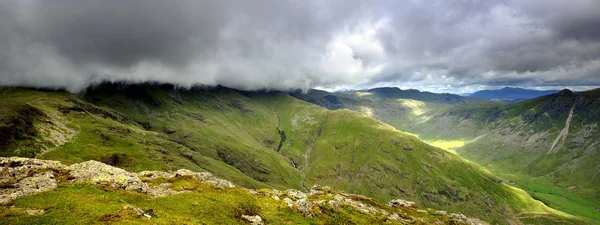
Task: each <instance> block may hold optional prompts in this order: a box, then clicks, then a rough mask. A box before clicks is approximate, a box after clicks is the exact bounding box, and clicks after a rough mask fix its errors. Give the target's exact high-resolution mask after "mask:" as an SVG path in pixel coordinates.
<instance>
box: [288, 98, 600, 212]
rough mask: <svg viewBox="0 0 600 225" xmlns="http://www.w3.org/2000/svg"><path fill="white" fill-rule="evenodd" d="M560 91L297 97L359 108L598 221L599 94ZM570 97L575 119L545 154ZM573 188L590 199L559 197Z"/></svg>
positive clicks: (559, 126) (337, 105)
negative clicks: (424, 97)
mask: <svg viewBox="0 0 600 225" xmlns="http://www.w3.org/2000/svg"><path fill="white" fill-rule="evenodd" d="M565 94H566V95H564V96H562V97H560V98H556V96H546V97H541V98H538V99H533V100H529V101H524V102H521V103H517V104H509V105H503V104H493V103H478V104H463V105H446V104H436V103H428V102H421V101H416V100H409V99H393V98H378V97H375V96H373V95H372V94H371V93H366V92H352V93H323V92H320V93H319V92H316V93H315V92H313V93H308V94H307V95H304V96H297V97H299V98H300V99H304V100H307V101H310V102H314V103H317V104H320V105H323V106H326V107H330V106H334V107H335V108H348V109H351V110H354V111H358V112H361V113H362V114H364V115H368V116H371V117H374V118H377V119H380V120H382V121H384V122H386V123H388V124H390V125H392V126H394V127H396V128H398V129H401V130H406V131H410V132H413V133H416V134H418V135H419V137H421V138H423V139H425V140H429V141H428V142H429V143H430V144H432V145H434V146H437V147H441V148H444V149H450V150H452V151H458V152H459V153H460V155H462V156H464V157H466V158H468V159H471V160H474V161H475V162H477V163H479V164H481V165H485V167H486V168H488V169H490V170H491V171H492V172H494V173H495V174H499V175H500V176H502V177H503V178H507V179H510V180H513V181H516V182H517V184H518V185H520V186H521V187H523V188H525V189H528V190H529V191H530V192H531V194H533V195H534V196H535V197H536V198H538V199H541V200H543V201H544V202H546V203H548V204H549V205H551V206H553V207H555V208H559V209H561V210H566V211H569V212H571V213H575V214H578V215H582V216H586V217H588V218H596V219H597V217H598V216H599V215H600V213H599V212H598V211H597V209H598V208H600V207H598V206H597V204H598V203H597V202H599V201H598V200H599V197H598V196H600V195H599V194H600V192H599V191H600V190H599V189H598V188H597V187H598V185H600V183H598V182H600V179H597V178H599V177H600V176H597V175H598V174H599V173H600V168H599V167H598V166H600V165H599V164H598V163H597V160H598V158H599V157H600V155H598V154H599V152H598V151H596V149H597V148H598V142H597V141H596V140H595V139H594V138H593V137H594V136H598V135H600V132H598V124H597V121H599V120H600V118H598V116H599V115H600V113H599V111H598V106H599V105H600V102H598V99H599V98H598V97H600V94H599V91H598V90H595V91H588V92H584V93H576V94H575V95H573V96H571V95H569V94H568V93H565ZM325 96H329V97H328V98H325ZM331 96H336V97H337V100H338V101H337V103H338V104H333V105H331V104H328V103H330V102H331V99H336V98H333V97H331ZM325 100H329V101H325ZM574 102H576V107H575V108H574V115H575V116H574V118H573V122H572V123H571V126H570V129H569V131H570V132H569V135H567V138H566V139H565V141H559V142H558V144H557V149H556V150H554V151H553V153H552V154H547V152H548V151H549V149H550V148H551V145H552V143H553V142H554V140H555V139H556V137H557V136H558V133H559V132H560V131H561V129H563V128H564V126H565V120H566V118H567V116H568V113H569V110H570V108H571V106H572V105H573V103H574ZM330 108H331V107H330ZM574 174H578V175H577V176H574ZM531 179H534V180H531ZM529 183H535V184H540V185H544V186H555V187H560V188H562V189H563V193H557V192H556V191H554V192H542V193H547V194H551V195H553V197H552V198H554V197H558V198H561V199H563V200H565V201H559V202H561V203H564V204H562V205H559V204H556V202H557V201H553V202H554V203H552V204H551V203H549V201H547V200H550V198H544V197H542V196H547V195H541V194H539V193H540V192H538V191H536V189H532V188H529V186H530V185H528V184H529ZM564 189H566V190H567V191H565V190H564ZM558 190H561V189H558ZM573 193H577V194H578V195H582V196H585V197H590V198H589V199H591V200H590V201H587V202H585V203H582V202H581V201H579V202H578V201H573V200H572V199H573V198H569V197H565V196H570V195H573ZM577 198H579V199H581V198H580V197H577ZM573 204H576V205H578V206H577V207H575V206H573ZM571 208H577V209H579V210H571ZM578 212H581V213H578Z"/></svg>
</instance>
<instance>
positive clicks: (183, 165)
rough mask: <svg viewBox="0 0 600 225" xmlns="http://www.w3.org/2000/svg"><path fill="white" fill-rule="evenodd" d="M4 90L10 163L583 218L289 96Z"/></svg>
mask: <svg viewBox="0 0 600 225" xmlns="http://www.w3.org/2000/svg"><path fill="white" fill-rule="evenodd" d="M1 92H2V93H3V95H2V96H0V105H2V106H3V107H2V108H0V130H1V131H2V132H0V134H1V135H2V138H1V139H0V140H2V142H0V155H1V156H24V157H36V158H40V159H47V160H57V161H60V162H61V163H64V164H74V163H81V162H85V161H88V160H97V161H100V162H103V163H105V164H108V165H111V166H116V167H120V168H123V169H126V170H129V171H132V172H140V171H144V170H158V171H176V170H179V169H188V170H191V171H206V172H210V173H212V174H214V175H215V176H217V177H219V178H223V179H226V180H230V181H231V182H233V183H234V184H236V185H239V186H242V187H245V188H252V189H261V188H276V189H298V190H303V191H308V190H309V189H310V187H312V186H313V185H317V184H319V185H327V186H331V187H333V188H336V189H339V190H342V191H345V192H348V193H352V194H360V195H365V196H368V197H371V198H374V199H377V200H379V201H382V202H387V201H389V200H391V199H396V198H402V199H407V200H411V201H414V202H416V204H417V205H418V206H420V207H426V208H435V209H438V210H446V211H451V212H459V213H463V214H465V215H467V216H470V217H477V218H480V219H482V220H484V221H487V222H490V223H494V224H496V223H497V224H507V223H513V222H515V221H521V222H524V223H535V224H546V223H548V221H554V222H558V221H563V222H566V223H568V222H569V221H573V220H575V218H573V217H571V216H569V215H566V214H563V213H561V212H558V211H555V210H553V209H550V208H548V207H546V206H544V205H543V204H541V203H540V202H538V201H536V200H534V199H533V198H532V197H531V196H530V195H529V194H528V193H526V192H524V191H522V190H520V189H518V188H515V187H513V186H511V185H510V184H509V183H507V182H504V181H503V180H502V179H500V178H498V177H496V176H494V175H493V174H490V173H488V172H486V171H483V170H481V168H480V167H478V166H477V165H475V164H472V163H470V162H468V161H464V160H463V159H461V158H460V157H458V156H456V155H454V154H449V153H448V152H446V151H444V150H442V149H439V148H435V147H432V146H430V145H428V144H426V143H424V142H422V141H421V140H420V139H418V138H417V137H416V136H414V135H412V134H409V133H405V132H401V131H398V130H396V129H394V128H393V127H391V126H389V125H387V124H385V123H382V122H380V121H378V120H375V119H373V118H369V117H366V116H363V115H361V114H360V113H357V112H353V111H350V110H328V109H326V108H322V107H320V106H317V105H315V104H311V103H308V102H305V101H301V100H298V99H296V98H294V97H292V96H290V95H289V94H287V93H281V92H244V91H238V90H233V89H228V88H224V87H194V88H192V89H189V90H186V89H180V88H177V87H174V86H172V85H166V84H121V83H104V84H101V85H98V86H95V87H90V88H88V89H87V90H86V91H85V93H81V94H78V95H75V94H70V93H65V92H61V91H47V90H34V89H25V88H3V89H2V90H1ZM321 94H324V93H321ZM328 95H329V94H325V95H324V97H326V96H328ZM349 95H359V94H357V93H352V94H349ZM333 96H337V95H333ZM329 98H331V97H328V99H329ZM334 99H335V98H331V99H329V100H331V101H329V100H328V101H329V102H330V103H337V102H336V101H335V100H334ZM342 101H346V100H342ZM362 101H365V102H366V101H367V100H361V99H358V100H357V102H356V104H359V103H361V102H362ZM368 101H371V100H368ZM375 101H391V99H387V100H385V99H380V98H377V100H375ZM411 101H415V100H411ZM74 188H75V189H74V190H68V191H75V192H76V191H77V189H78V187H74ZM92 192H94V191H93V190H92ZM94 193H97V192H94ZM89 197H93V196H89Z"/></svg>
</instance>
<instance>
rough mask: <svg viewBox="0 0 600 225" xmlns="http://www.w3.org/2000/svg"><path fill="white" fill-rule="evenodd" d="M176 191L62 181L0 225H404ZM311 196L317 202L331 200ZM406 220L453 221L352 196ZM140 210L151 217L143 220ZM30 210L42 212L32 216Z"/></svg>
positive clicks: (20, 203)
mask: <svg viewBox="0 0 600 225" xmlns="http://www.w3.org/2000/svg"><path fill="white" fill-rule="evenodd" d="M170 182H172V185H173V188H176V189H183V190H188V191H190V192H187V193H183V194H177V195H171V196H166V197H159V198H150V197H148V196H146V195H144V194H140V193H134V192H128V191H123V190H113V189H103V188H100V187H98V186H93V185H90V184H81V183H80V184H73V183H60V186H59V188H58V189H55V190H53V191H49V192H42V193H38V194H35V195H31V196H26V197H23V198H20V199H18V200H16V201H15V202H13V203H12V204H11V205H10V206H0V217H1V218H2V220H0V224H15V225H16V224H107V223H110V224H148V223H151V224H247V221H245V220H244V219H243V217H242V215H259V216H260V217H261V218H262V220H263V221H264V222H266V223H268V224H400V223H399V222H394V221H389V220H388V219H387V217H386V216H383V215H370V214H364V213H362V212H360V211H358V209H356V208H353V207H350V206H347V205H340V207H339V208H335V207H333V206H330V205H328V204H324V205H320V206H313V208H311V209H310V210H311V213H312V216H303V215H301V214H300V213H299V212H297V211H296V210H294V209H292V208H290V207H288V206H287V205H286V204H285V203H284V202H283V201H276V200H274V199H272V198H271V197H270V196H269V195H264V196H263V195H253V194H250V192H248V190H247V189H244V188H239V187H238V188H232V189H228V188H227V189H217V188H215V187H214V186H213V185H211V184H207V183H201V182H198V181H196V180H193V179H189V178H185V177H180V178H177V179H175V180H171V181H170ZM326 197H327V196H325V195H323V196H312V197H311V198H312V200H314V201H317V200H326ZM351 197H352V198H353V199H354V200H355V201H359V202H363V203H364V204H367V205H371V206H374V207H377V208H380V209H385V210H387V211H388V212H392V213H398V214H400V215H402V217H404V218H412V219H413V220H420V221H421V222H423V223H433V222H435V221H441V222H446V223H448V222H450V221H449V218H448V217H443V216H439V215H434V214H429V213H419V212H417V211H416V209H411V208H391V207H388V206H386V205H383V204H381V203H379V202H377V201H375V200H373V199H369V198H365V197H363V196H351ZM132 207H137V208H140V209H142V210H143V211H144V212H145V213H148V214H150V215H151V216H152V218H151V219H147V218H145V217H142V216H138V215H137V213H136V212H135V211H134V210H133V209H132ZM27 210H43V211H44V213H43V214H42V215H29V214H27Z"/></svg>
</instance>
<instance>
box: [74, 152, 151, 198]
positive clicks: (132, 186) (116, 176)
mask: <svg viewBox="0 0 600 225" xmlns="http://www.w3.org/2000/svg"><path fill="white" fill-rule="evenodd" d="M67 170H69V171H70V172H71V175H72V176H73V178H74V179H73V181H76V182H77V181H86V182H92V183H95V184H99V185H106V186H110V187H112V188H116V189H125V190H128V191H137V192H142V193H146V192H148V185H147V184H146V183H144V182H142V181H141V180H140V178H138V176H137V174H135V173H130V172H127V171H125V170H124V169H120V168H116V167H112V166H109V165H106V164H104V163H101V162H98V161H94V160H91V161H86V162H82V163H77V164H73V165H71V166H69V167H67Z"/></svg>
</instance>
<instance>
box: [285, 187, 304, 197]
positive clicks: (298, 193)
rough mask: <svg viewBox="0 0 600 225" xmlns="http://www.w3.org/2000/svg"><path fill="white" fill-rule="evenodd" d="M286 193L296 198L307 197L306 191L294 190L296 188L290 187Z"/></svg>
mask: <svg viewBox="0 0 600 225" xmlns="http://www.w3.org/2000/svg"><path fill="white" fill-rule="evenodd" d="M285 194H286V195H287V196H289V197H292V198H295V199H303V198H306V193H304V192H301V191H298V190H294V189H289V190H287V191H285Z"/></svg>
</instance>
